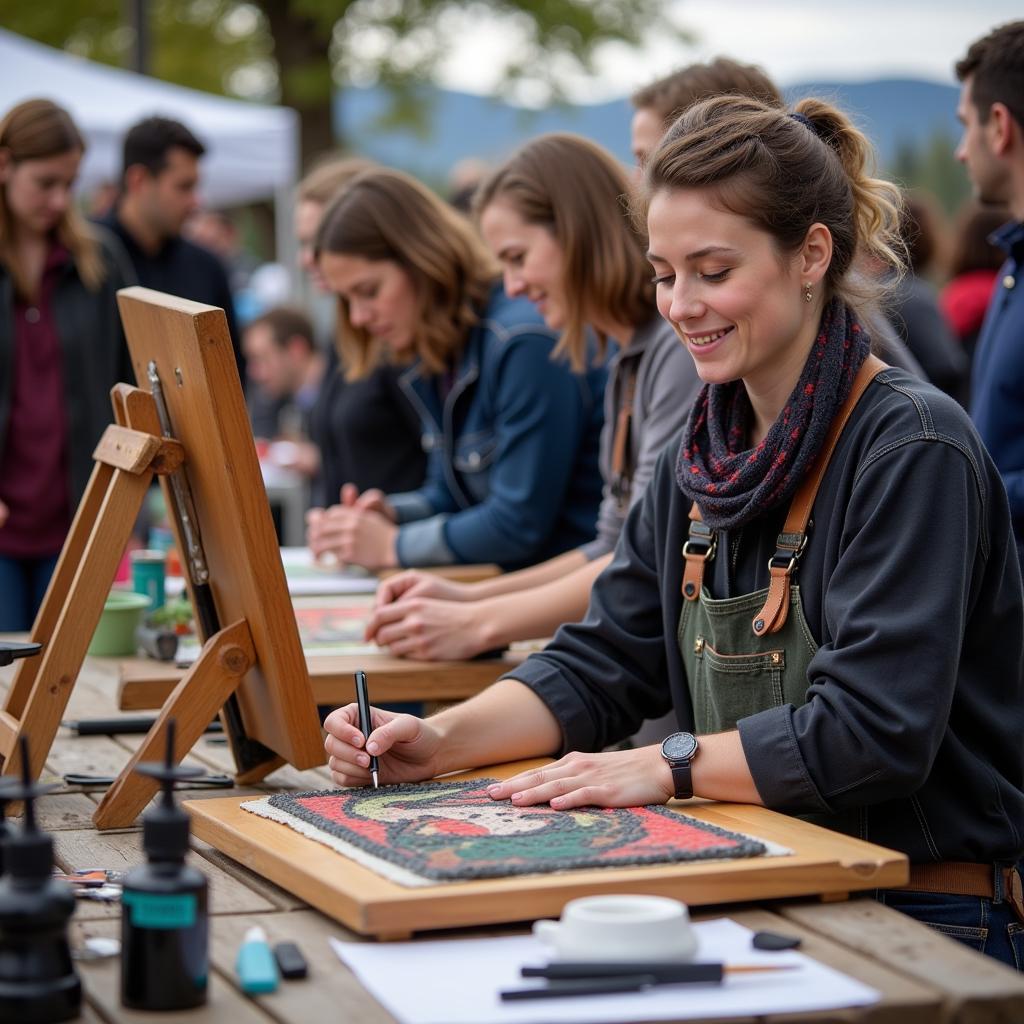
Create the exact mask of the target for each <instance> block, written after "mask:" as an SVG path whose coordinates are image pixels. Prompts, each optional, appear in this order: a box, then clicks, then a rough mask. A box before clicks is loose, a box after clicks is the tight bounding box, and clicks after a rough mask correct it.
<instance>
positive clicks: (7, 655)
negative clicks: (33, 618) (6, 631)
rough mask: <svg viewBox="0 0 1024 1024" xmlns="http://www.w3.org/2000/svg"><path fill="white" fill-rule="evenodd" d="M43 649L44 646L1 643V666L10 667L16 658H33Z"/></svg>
mask: <svg viewBox="0 0 1024 1024" xmlns="http://www.w3.org/2000/svg"><path fill="white" fill-rule="evenodd" d="M42 649H43V645H42V644H16V643H11V642H9V641H6V640H5V641H0V666H3V665H10V663H11V662H12V661H14V659H15V658H31V657H32V655H33V654H38V653H39V652H40V651H41V650H42Z"/></svg>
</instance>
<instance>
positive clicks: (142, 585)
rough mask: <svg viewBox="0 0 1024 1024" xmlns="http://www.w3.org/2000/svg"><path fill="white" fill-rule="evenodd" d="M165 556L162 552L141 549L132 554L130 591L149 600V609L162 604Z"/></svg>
mask: <svg viewBox="0 0 1024 1024" xmlns="http://www.w3.org/2000/svg"><path fill="white" fill-rule="evenodd" d="M166 561H167V555H166V554H165V553H164V552H163V551H155V550H153V549H151V548H143V549H141V550H139V551H133V552H132V590H134V591H135V593H136V594H145V595H146V596H147V597H148V598H149V607H150V609H151V610H152V609H153V608H160V607H161V606H162V605H163V603H164V600H165V598H164V570H165V565H166Z"/></svg>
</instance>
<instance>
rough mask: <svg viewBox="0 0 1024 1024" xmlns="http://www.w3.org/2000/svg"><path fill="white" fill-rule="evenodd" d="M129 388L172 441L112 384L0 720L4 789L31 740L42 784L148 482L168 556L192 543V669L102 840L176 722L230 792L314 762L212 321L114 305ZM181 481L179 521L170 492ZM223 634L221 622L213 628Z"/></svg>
mask: <svg viewBox="0 0 1024 1024" xmlns="http://www.w3.org/2000/svg"><path fill="white" fill-rule="evenodd" d="M118 301H119V305H120V308H121V316H122V319H123V321H124V324H125V334H126V337H127V339H128V345H129V348H130V350H131V353H132V362H133V364H134V367H135V374H136V378H137V379H138V380H139V381H143V382H144V381H146V380H147V379H148V375H149V374H150V373H156V374H157V376H158V377H159V379H161V380H162V381H163V382H164V392H163V398H162V401H163V402H164V403H165V408H166V411H167V414H168V415H169V418H170V421H171V422H172V423H173V425H174V429H175V434H176V435H177V436H176V437H175V438H173V439H172V438H169V437H166V436H164V435H165V430H164V428H163V424H162V423H161V420H160V415H159V410H158V406H157V402H156V401H155V399H154V396H153V394H152V393H151V392H150V391H145V390H142V389H140V388H136V387H130V386H129V385H126V384H119V385H117V386H116V387H115V388H114V389H113V391H112V393H111V398H112V401H113V405H114V418H115V424H114V425H112V426H110V427H108V428H107V430H106V432H105V433H104V435H103V438H102V440H101V441H100V444H99V445H98V447H97V448H96V451H95V453H94V458H95V460H96V465H95V467H94V469H93V473H92V477H91V478H90V481H89V485H88V487H87V489H86V492H85V496H84V497H83V499H82V502H81V504H80V505H79V508H78V511H77V513H76V515H75V519H74V522H73V524H72V527H71V532H70V533H69V535H68V538H67V540H66V542H65V544H64V548H63V550H62V552H61V556H60V559H59V561H58V563H57V568H56V570H55V572H54V575H53V578H52V580H51V582H50V586H49V588H48V590H47V592H46V597H45V598H44V601H43V604H42V607H41V608H40V611H39V614H38V616H37V618H36V621H35V624H34V626H33V629H32V634H31V639H32V640H33V641H35V642H39V643H42V644H43V645H44V650H43V654H42V657H40V658H34V659H29V660H26V661H24V662H22V663H21V664H20V665H19V667H18V670H17V672H16V674H15V676H14V681H13V684H12V686H11V689H10V691H9V693H8V696H7V700H6V703H5V705H4V708H3V710H2V711H0V758H2V768H0V775H13V774H16V773H18V772H20V770H21V765H20V753H19V751H18V739H19V737H20V736H21V735H26V736H28V737H29V739H30V743H31V748H30V759H31V764H30V766H29V767H30V770H31V775H32V777H33V778H38V777H39V774H40V773H41V771H42V768H43V765H44V763H45V761H46V758H47V756H48V754H49V751H50V747H51V745H52V743H53V739H54V736H55V735H56V732H57V728H58V726H59V725H60V721H61V718H62V716H63V714H64V710H65V708H66V707H67V703H68V699H69V697H70V695H71V689H72V687H73V686H74V683H75V680H76V678H77V676H78V672H79V670H80V668H81V665H82V661H83V659H84V658H85V654H86V648H87V647H88V645H89V641H90V639H91V637H92V634H93V632H94V631H95V628H96V624H97V623H98V621H99V617H100V614H101V613H102V610H103V604H104V601H105V599H106V595H107V593H108V591H109V589H110V584H111V582H112V581H113V578H114V574H115V572H116V570H117V565H118V562H119V560H120V558H121V553H122V552H123V551H124V548H125V545H126V544H127V542H128V538H129V536H130V534H131V530H132V526H133V525H134V523H135V520H136V517H137V516H138V514H139V511H140V509H141V508H142V504H143V501H144V500H145V496H146V492H147V489H148V487H149V484H150V482H151V480H152V479H153V476H154V475H156V476H158V477H159V478H160V482H161V486H162V488H163V492H164V497H165V499H166V501H167V506H168V509H169V510H171V511H173V513H174V514H172V515H171V517H170V518H171V525H172V529H173V530H174V532H175V537H176V540H177V543H178V550H179V551H181V552H183V553H184V552H186V551H187V550H188V547H187V537H186V532H187V531H185V530H183V522H182V521H183V512H185V515H184V518H188V519H189V520H190V521H191V526H192V528H193V531H194V534H195V536H197V537H202V538H203V542H204V545H205V551H204V555H205V558H206V561H207V563H208V565H209V571H210V579H209V585H208V588H207V586H206V584H204V588H206V589H208V590H209V593H208V594H207V595H205V596H206V597H207V598H208V599H207V600H206V601H199V600H197V598H198V597H199V596H200V595H199V594H198V593H197V591H198V590H199V589H200V588H199V586H197V585H196V584H195V582H194V581H193V582H192V583H190V585H189V595H190V597H191V599H192V602H193V606H194V609H195V611H196V620H197V622H198V623H199V624H200V629H201V635H202V638H203V640H204V646H203V650H202V654H201V655H200V657H199V658H198V659H197V661H196V663H195V664H194V665H193V666H192V668H191V669H190V670H189V671H188V672H187V673H186V675H185V676H184V677H183V678H182V679H181V681H180V682H179V683H178V685H177V686H176V687H175V689H174V691H173V692H172V693H171V695H170V697H169V698H168V699H167V702H166V703H165V704H164V707H163V709H162V711H161V712H160V714H159V715H158V717H157V720H156V723H155V724H154V726H153V728H152V729H151V730H150V732H149V734H148V735H147V737H146V739H145V740H144V742H143V743H142V745H141V746H140V747H139V749H138V750H137V751H136V753H135V754H134V756H133V757H132V758H131V760H130V761H129V762H128V764H127V766H126V767H125V769H124V770H123V771H122V773H121V775H120V776H119V777H118V779H117V781H116V782H115V784H114V785H113V786H112V787H111V789H110V790H109V791H108V792H107V794H106V796H105V798H104V799H103V801H102V802H101V804H100V806H99V807H98V808H97V810H96V813H95V815H94V816H93V820H94V821H95V823H96V825H97V827H99V828H117V827H123V826H127V825H130V824H131V823H132V822H133V821H134V820H135V817H136V816H137V815H138V813H139V811H141V810H142V808H143V807H144V806H145V805H146V803H147V802H148V801H149V800H150V799H151V798H152V797H153V795H154V794H155V793H156V790H157V788H158V786H157V783H156V782H155V781H154V780H152V779H149V778H147V777H144V776H140V775H137V774H134V772H133V769H134V767H135V765H136V764H138V763H139V762H140V761H145V760H160V758H161V756H162V750H163V745H164V727H165V723H166V721H167V719H168V718H170V717H174V718H175V719H176V720H177V737H176V743H175V751H174V756H175V759H176V760H179V761H180V760H181V759H182V758H183V757H184V756H185V754H187V753H188V751H189V750H190V749H191V748H192V746H193V744H194V743H195V742H196V741H197V740H198V739H199V737H200V735H201V734H202V733H203V730H204V729H205V728H206V725H207V724H208V723H209V721H210V719H211V718H212V717H214V715H216V714H217V713H218V712H222V714H223V715H224V718H225V725H226V731H227V733H228V736H229V740H230V742H231V745H232V751H233V753H234V756H235V761H236V764H237V765H238V767H239V776H238V781H239V782H240V783H244V782H252V781H255V780H258V779H260V778H263V777H264V776H265V775H266V774H268V773H269V772H270V771H272V770H273V769H274V768H277V767H278V766H280V765H281V764H282V763H284V762H285V761H288V762H290V763H291V764H294V765H295V766H296V767H299V768H310V767H313V766H315V765H318V764H322V763H323V761H324V757H325V755H324V751H323V743H322V738H321V732H320V726H319V720H318V718H317V715H316V705H315V704H314V701H313V693H312V688H311V685H310V681H309V676H308V673H307V670H306V663H305V659H304V657H303V655H302V648H301V645H300V643H299V636H298V631H297V628H296V625H295V620H294V615H293V613H292V610H291V602H290V599H289V597H288V589H287V585H286V583H285V577H284V570H283V568H282V566H281V559H280V555H279V553H278V549H277V542H276V537H275V535H274V528H273V523H272V521H271V517H270V510H269V506H268V505H267V502H266V495H265V492H264V490H263V486H262V480H261V477H260V473H259V465H258V463H257V461H256V453H255V449H254V448H253V444H252V435H251V432H250V430H249V425H248V418H247V415H246V411H245V404H244V401H243V399H242V393H241V388H240V386H239V383H238V375H237V371H236V370H235V367H234V356H233V351H232V347H231V340H230V336H229V335H228V331H227V323H226V320H225V317H224V313H223V311H222V310H219V309H216V308H214V307H211V306H203V305H200V304H199V303H194V302H188V301H186V300H184V299H177V298H174V297H171V296H167V295H162V294H161V293H159V292H154V291H151V290H149V289H145V288H128V289H124V290H123V291H121V292H120V293H119V294H118ZM174 473H186V474H187V483H188V485H189V488H190V491H191V494H190V498H191V499H192V500H191V502H190V506H191V507H189V508H188V510H187V511H186V510H183V509H182V508H181V507H180V501H179V494H176V492H175V489H174V488H172V487H171V486H170V483H169V480H170V479H171V476H172V474H174ZM221 623H227V625H224V626H223V627H221V625H220V624H221Z"/></svg>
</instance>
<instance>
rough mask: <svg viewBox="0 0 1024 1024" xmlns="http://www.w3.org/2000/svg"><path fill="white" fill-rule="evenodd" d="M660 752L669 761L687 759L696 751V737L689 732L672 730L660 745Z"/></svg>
mask: <svg viewBox="0 0 1024 1024" xmlns="http://www.w3.org/2000/svg"><path fill="white" fill-rule="evenodd" d="M661 752H662V754H663V755H664V756H665V757H666V758H668V760H669V761H689V760H690V758H691V757H693V755H694V754H695V753H696V752H697V737H696V736H694V735H693V733H689V732H674V733H673V734H672V735H671V736H669V737H667V738H666V740H665V742H664V743H663V744H662V745H661Z"/></svg>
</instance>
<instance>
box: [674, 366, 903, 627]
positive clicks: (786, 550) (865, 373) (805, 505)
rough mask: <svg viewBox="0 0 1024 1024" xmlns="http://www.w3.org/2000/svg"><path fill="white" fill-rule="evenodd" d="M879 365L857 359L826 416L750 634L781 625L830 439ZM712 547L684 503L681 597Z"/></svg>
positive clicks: (696, 589)
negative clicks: (849, 381) (841, 397)
mask: <svg viewBox="0 0 1024 1024" xmlns="http://www.w3.org/2000/svg"><path fill="white" fill-rule="evenodd" d="M885 369H888V367H887V366H886V364H885V363H883V362H882V360H881V359H879V358H878V357H877V356H873V355H868V357H867V359H865V360H864V362H863V363H862V364H861V367H860V370H858V372H857V376H856V377H855V378H854V381H853V387H851V388H850V393H849V394H848V395H847V396H846V401H845V402H843V404H842V406H841V407H840V409H839V412H838V413H836V416H835V418H834V419H833V420H832V425H831V426H830V427H829V432H828V434H827V436H826V438H825V443H824V445H822V449H821V451H820V452H819V453H818V456H817V458H816V459H815V460H814V463H813V464H812V465H811V468H810V470H809V471H808V473H807V475H806V476H805V477H804V479H803V481H802V483H801V484H800V487H799V488H798V489H797V492H796V494H795V495H794V496H793V500H792V502H791V503H790V506H789V512H788V514H787V515H786V522H785V524H784V525H783V527H782V533H780V534H779V536H778V538H777V539H776V542H775V546H776V551H775V554H774V555H773V556H772V557H771V559H770V560H769V562H768V573H769V583H768V594H767V597H766V598H765V602H764V606H763V607H762V608H761V610H760V611H759V612H758V613H757V614H756V615H755V616H754V619H753V622H752V623H751V626H752V628H753V631H754V634H755V635H756V636H765V635H767V634H768V633H775V632H777V631H778V630H780V629H781V628H782V627H783V626H784V625H785V622H786V616H787V615H788V614H789V588H790V579H791V576H792V574H793V570H794V569H795V568H796V564H797V561H798V560H799V558H800V555H801V554H802V553H803V550H804V547H805V545H806V544H807V530H808V525H809V523H810V518H811V509H812V508H813V507H814V499H815V498H816V497H817V495H818V488H819V487H820V486H821V481H822V479H823V478H824V476H825V470H827V469H828V464H829V461H830V460H831V458H832V453H833V452H834V451H835V447H836V444H837V443H838V442H839V438H840V436H841V435H842V433H843V429H844V428H845V427H846V424H847V422H848V421H849V419H850V416H851V415H852V414H853V410H854V409H855V408H856V407H857V403H858V402H859V401H860V398H861V396H862V395H863V394H864V392H865V390H867V386H868V385H869V384H870V383H871V382H872V381H873V380H874V379H875V377H877V376H878V374H879V373H881V372H882V370H885ZM716 546H717V542H716V535H715V533H714V531H713V530H709V529H708V527H707V526H706V525H705V524H704V523H703V521H702V520H701V515H700V509H699V508H698V507H697V503H696V502H694V503H693V506H692V507H691V508H690V532H689V537H688V538H687V541H686V544H685V545H684V546H683V557H684V559H685V560H686V566H685V569H684V571H683V597H684V598H685V599H686V600H688V601H695V600H697V598H699V597H700V591H701V586H702V585H703V582H704V569H705V567H706V565H707V562H708V561H710V559H712V558H713V557H714V554H715V549H716Z"/></svg>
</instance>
